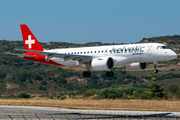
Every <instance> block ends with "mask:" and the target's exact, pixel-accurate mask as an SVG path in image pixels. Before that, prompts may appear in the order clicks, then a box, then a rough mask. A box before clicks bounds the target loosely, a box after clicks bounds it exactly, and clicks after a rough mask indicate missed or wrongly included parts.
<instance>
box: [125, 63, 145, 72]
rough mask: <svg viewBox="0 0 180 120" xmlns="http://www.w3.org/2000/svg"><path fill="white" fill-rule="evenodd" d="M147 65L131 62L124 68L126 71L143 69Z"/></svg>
mask: <svg viewBox="0 0 180 120" xmlns="http://www.w3.org/2000/svg"><path fill="white" fill-rule="evenodd" d="M146 67H147V63H145V62H144V63H131V64H128V65H126V69H127V70H128V71H138V70H144V69H146Z"/></svg>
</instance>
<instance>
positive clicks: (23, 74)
mask: <svg viewBox="0 0 180 120" xmlns="http://www.w3.org/2000/svg"><path fill="white" fill-rule="evenodd" d="M17 77H18V79H19V80H20V81H21V82H25V81H26V78H27V72H25V71H23V72H20V73H19V74H18V75H17Z"/></svg>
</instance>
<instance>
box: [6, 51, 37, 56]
mask: <svg viewBox="0 0 180 120" xmlns="http://www.w3.org/2000/svg"><path fill="white" fill-rule="evenodd" d="M4 53H5V54H10V55H17V56H18V57H23V56H24V57H35V55H25V54H19V53H10V52H4Z"/></svg>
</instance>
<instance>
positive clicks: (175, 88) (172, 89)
mask: <svg viewBox="0 0 180 120" xmlns="http://www.w3.org/2000/svg"><path fill="white" fill-rule="evenodd" d="M167 89H168V91H169V92H171V93H173V94H177V93H178V92H179V86H178V85H177V84H174V83H172V84H170V85H169V86H168V88H167Z"/></svg>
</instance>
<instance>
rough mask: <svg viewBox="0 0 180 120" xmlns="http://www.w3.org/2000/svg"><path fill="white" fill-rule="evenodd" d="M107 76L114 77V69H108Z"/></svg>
mask: <svg viewBox="0 0 180 120" xmlns="http://www.w3.org/2000/svg"><path fill="white" fill-rule="evenodd" d="M106 76H107V77H113V76H114V72H113V71H107V72H106Z"/></svg>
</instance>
